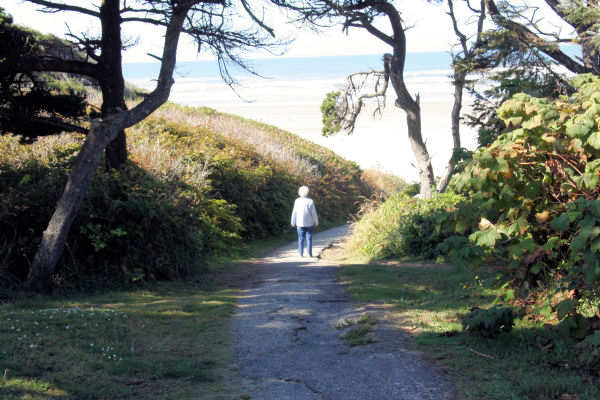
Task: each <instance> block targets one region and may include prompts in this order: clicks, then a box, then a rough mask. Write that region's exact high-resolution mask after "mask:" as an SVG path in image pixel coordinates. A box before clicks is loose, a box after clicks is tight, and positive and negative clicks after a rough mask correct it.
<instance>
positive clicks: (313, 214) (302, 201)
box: [292, 186, 319, 257]
mask: <svg viewBox="0 0 600 400" xmlns="http://www.w3.org/2000/svg"><path fill="white" fill-rule="evenodd" d="M298 194H299V195H300V197H299V198H297V199H296V201H295V202H294V210H293V211H292V226H295V227H296V228H297V229H298V253H299V254H300V257H304V254H303V253H304V240H305V239H306V251H307V253H308V256H309V257H312V234H313V231H314V229H315V228H316V227H317V226H319V217H318V216H317V209H316V208H315V202H314V201H313V200H312V199H310V198H308V197H307V196H308V188H307V187H306V186H301V187H300V189H298Z"/></svg>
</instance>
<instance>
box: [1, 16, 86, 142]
mask: <svg viewBox="0 0 600 400" xmlns="http://www.w3.org/2000/svg"><path fill="white" fill-rule="evenodd" d="M53 53H60V54H63V53H65V54H66V53H69V54H73V51H72V49H71V48H70V47H69V45H68V44H66V43H63V42H62V41H60V40H58V39H56V38H54V37H51V36H44V35H41V34H40V33H39V32H35V31H32V30H28V29H26V28H22V27H19V26H16V25H13V20H12V17H11V16H9V15H7V14H4V10H3V9H2V8H0V63H3V64H9V65H11V66H12V65H19V64H20V63H21V60H22V59H25V58H28V57H49V56H53ZM66 82H69V80H67V81H66ZM70 82H75V80H73V79H71V80H70ZM85 97H86V93H85V89H84V88H83V86H82V85H81V84H76V85H73V84H65V83H62V82H59V80H58V79H57V77H56V76H54V75H51V74H40V73H37V72H36V73H32V72H27V73H24V72H19V71H16V72H14V71H11V72H4V73H3V74H0V132H3V133H5V132H11V133H13V134H17V135H22V136H24V137H26V138H35V137H37V136H40V135H51V134H55V133H59V132H61V131H64V130H65V128H64V126H62V125H56V124H52V123H50V122H49V121H50V120H51V121H56V122H67V123H80V122H81V121H80V119H81V118H82V117H84V116H85V115H86V106H87V102H86V100H85Z"/></svg>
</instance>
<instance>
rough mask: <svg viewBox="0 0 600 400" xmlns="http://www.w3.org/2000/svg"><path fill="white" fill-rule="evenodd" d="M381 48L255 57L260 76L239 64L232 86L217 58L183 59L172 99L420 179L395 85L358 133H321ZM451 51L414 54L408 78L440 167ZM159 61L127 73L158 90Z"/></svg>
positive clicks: (468, 136) (447, 145) (377, 60)
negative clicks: (328, 105)
mask: <svg viewBox="0 0 600 400" xmlns="http://www.w3.org/2000/svg"><path fill="white" fill-rule="evenodd" d="M381 58H382V56H381V55H359V56H335V57H314V58H283V57H280V58H273V59H259V60H251V61H250V64H251V65H252V68H253V70H254V71H255V72H256V73H257V74H258V75H250V74H248V73H244V72H243V71H239V70H233V71H232V75H233V76H234V77H235V79H236V80H237V82H238V84H237V85H235V86H234V87H233V88H230V87H229V86H227V85H226V84H225V83H223V80H222V79H221V76H220V74H219V68H218V65H217V63H216V62H214V61H197V62H181V63H178V64H177V69H176V74H175V84H174V85H173V88H172V91H171V96H170V98H169V99H170V100H171V101H173V102H176V103H179V104H184V105H190V106H207V107H211V108H215V109H217V110H219V111H223V112H229V113H233V114H238V115H241V116H243V117H247V118H252V119H255V120H258V121H262V122H266V123H269V124H272V125H276V126H278V127H280V128H282V129H285V130H288V131H290V132H292V133H295V134H298V135H300V136H302V137H304V138H306V139H309V140H312V141H314V142H317V143H319V144H322V145H324V146H327V147H329V148H331V149H333V150H334V151H336V152H337V153H338V154H340V155H342V156H344V157H346V158H348V159H351V160H354V161H356V162H358V163H359V165H361V167H363V168H372V167H375V168H378V169H382V170H385V171H388V172H392V173H395V174H397V175H399V176H402V177H404V178H406V179H407V180H409V181H414V180H416V179H417V172H416V169H415V167H414V157H413V156H412V152H411V151H410V144H409V142H408V138H407V134H406V121H405V115H404V113H403V112H402V111H401V110H399V109H398V108H396V107H394V106H393V104H394V99H395V97H394V95H393V90H391V88H390V90H388V96H387V107H386V109H385V111H384V113H383V115H381V116H378V117H375V118H373V116H372V115H371V113H370V112H369V111H372V109H371V110H368V109H367V110H366V111H367V112H365V113H363V115H362V116H361V117H360V118H359V119H358V123H357V128H356V130H355V132H354V134H353V135H352V136H347V135H344V134H338V135H336V136H334V137H330V138H324V137H322V136H321V113H320V108H319V107H320V105H321V102H322V100H323V98H324V97H325V95H326V93H328V92H330V91H332V90H336V89H338V88H340V87H342V86H343V85H344V83H345V78H346V76H347V75H349V74H351V73H353V72H358V71H371V70H380V69H382V61H381ZM450 62H451V58H450V55H449V54H448V53H446V52H434V53H412V54H408V55H407V60H406V67H405V81H406V85H407V87H408V89H409V91H410V92H411V93H412V94H413V95H416V94H417V93H418V94H419V96H420V101H421V107H422V111H421V116H422V126H423V135H424V138H425V140H426V142H427V146H428V149H429V151H430V154H431V156H432V157H433V160H432V162H433V166H434V171H435V173H436V174H437V175H440V174H441V173H442V172H443V168H444V166H445V164H446V163H447V161H448V159H449V157H450V156H451V152H452V140H451V136H450V111H451V109H452V102H453V100H454V97H453V91H454V88H453V86H452V84H451V79H450V74H451V69H450ZM158 68H159V64H158V63H135V64H124V66H123V71H124V75H125V79H126V80H127V81H129V82H132V83H133V84H135V85H137V86H139V87H142V88H145V89H147V90H152V89H153V88H154V87H155V80H154V79H156V77H157V75H158ZM464 132H465V133H464V135H463V137H464V140H463V141H464V146H465V147H468V148H474V146H475V139H474V134H473V132H470V131H469V130H467V129H465V130H464Z"/></svg>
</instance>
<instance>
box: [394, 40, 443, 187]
mask: <svg viewBox="0 0 600 400" xmlns="http://www.w3.org/2000/svg"><path fill="white" fill-rule="evenodd" d="M405 55H406V52H405V49H404V48H403V47H402V46H396V47H395V48H394V55H393V56H392V57H390V56H389V55H386V56H385V57H384V62H386V63H390V64H389V66H386V70H389V71H390V75H391V76H390V78H391V79H390V80H391V82H392V87H393V88H394V91H395V92H396V96H397V99H396V102H395V104H396V107H399V108H401V109H402V110H404V111H405V112H406V124H407V127H408V139H409V141H410V147H411V149H412V152H413V154H414V156H415V158H416V160H417V169H418V170H419V182H420V184H421V192H420V195H421V198H423V199H426V198H428V197H430V196H431V193H432V190H433V188H434V187H435V179H434V175H433V167H432V166H431V158H430V157H429V152H428V151H427V146H426V145H425V142H424V141H423V135H422V133H421V106H420V105H419V102H418V98H417V100H415V99H413V98H412V96H411V95H410V93H409V92H408V89H407V88H406V85H405V84H404V77H403V73H404V59H405ZM390 58H391V59H390ZM388 68H389V69H388Z"/></svg>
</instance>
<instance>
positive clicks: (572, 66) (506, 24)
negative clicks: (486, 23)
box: [484, 0, 594, 74]
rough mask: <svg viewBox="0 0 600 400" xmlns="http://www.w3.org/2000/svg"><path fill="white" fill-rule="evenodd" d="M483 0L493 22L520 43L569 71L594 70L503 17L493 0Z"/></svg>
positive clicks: (577, 72) (582, 71)
mask: <svg viewBox="0 0 600 400" xmlns="http://www.w3.org/2000/svg"><path fill="white" fill-rule="evenodd" d="M484 1H485V4H486V7H487V10H488V13H489V14H490V16H491V17H492V20H494V22H495V23H497V24H498V25H499V26H501V27H503V28H504V29H507V30H509V31H511V32H513V34H514V35H516V36H517V38H518V39H519V40H520V41H521V42H522V43H524V44H526V45H530V46H533V47H535V48H536V49H538V50H539V51H541V52H543V53H544V54H546V55H547V56H549V57H550V58H552V59H553V60H555V61H556V62H558V63H559V64H561V65H563V66H564V67H566V68H567V69H568V70H569V71H571V72H574V73H576V74H582V73H590V72H592V73H593V72H594V71H593V70H592V69H590V68H587V67H585V66H584V65H581V64H579V63H578V62H576V61H575V60H573V59H572V58H571V57H569V56H568V55H566V54H565V53H563V52H562V51H561V50H560V49H559V48H558V46H557V45H556V44H554V43H550V42H548V41H547V40H544V39H542V38H540V37H539V36H537V35H536V34H535V33H533V32H531V31H530V30H529V29H528V28H527V27H525V26H523V25H521V24H519V23H517V22H514V21H511V20H509V19H508V18H506V17H504V16H503V15H502V14H501V13H500V11H499V10H498V7H497V6H496V4H495V3H494V1H493V0H484Z"/></svg>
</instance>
